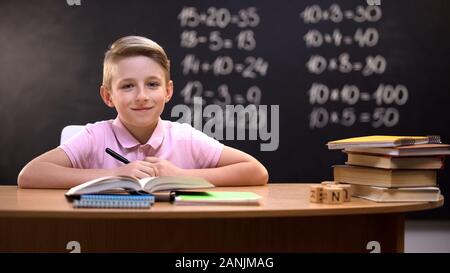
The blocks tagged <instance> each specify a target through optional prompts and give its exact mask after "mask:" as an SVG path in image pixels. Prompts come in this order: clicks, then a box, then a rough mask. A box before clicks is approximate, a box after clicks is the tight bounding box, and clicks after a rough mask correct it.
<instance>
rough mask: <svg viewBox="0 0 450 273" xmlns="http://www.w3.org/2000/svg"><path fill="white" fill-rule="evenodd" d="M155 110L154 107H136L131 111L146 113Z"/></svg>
mask: <svg viewBox="0 0 450 273" xmlns="http://www.w3.org/2000/svg"><path fill="white" fill-rule="evenodd" d="M151 109H153V107H135V108H131V110H133V111H138V112H145V111H148V110H151Z"/></svg>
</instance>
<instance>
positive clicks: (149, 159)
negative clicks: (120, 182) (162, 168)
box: [145, 156, 159, 163]
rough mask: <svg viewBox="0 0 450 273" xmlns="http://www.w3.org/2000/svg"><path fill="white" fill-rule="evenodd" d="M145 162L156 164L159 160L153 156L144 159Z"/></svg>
mask: <svg viewBox="0 0 450 273" xmlns="http://www.w3.org/2000/svg"><path fill="white" fill-rule="evenodd" d="M145 161H147V162H150V163H156V162H159V158H157V157H154V156H147V157H146V158H145Z"/></svg>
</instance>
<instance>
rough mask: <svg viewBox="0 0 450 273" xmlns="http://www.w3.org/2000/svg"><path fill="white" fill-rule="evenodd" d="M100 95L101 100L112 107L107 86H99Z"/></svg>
mask: <svg viewBox="0 0 450 273" xmlns="http://www.w3.org/2000/svg"><path fill="white" fill-rule="evenodd" d="M100 96H101V97H102V99H103V102H104V103H105V104H106V105H108V106H109V107H111V108H114V103H113V101H112V99H111V93H110V91H109V90H108V88H106V86H104V85H102V86H100Z"/></svg>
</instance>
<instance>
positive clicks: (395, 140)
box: [327, 135, 441, 150]
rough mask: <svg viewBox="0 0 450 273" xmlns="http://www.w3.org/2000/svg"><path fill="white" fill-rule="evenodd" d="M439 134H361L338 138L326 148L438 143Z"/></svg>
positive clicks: (439, 139)
mask: <svg viewBox="0 0 450 273" xmlns="http://www.w3.org/2000/svg"><path fill="white" fill-rule="evenodd" d="M439 143H441V138H440V137H439V136H383V135H380V136H363V137H353V138H346V139H340V140H334V141H330V142H328V143H327V146H328V149H330V150H333V149H344V148H350V147H366V148H367V147H397V146H406V145H417V144H439Z"/></svg>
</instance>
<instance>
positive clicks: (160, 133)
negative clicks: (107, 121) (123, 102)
mask: <svg viewBox="0 0 450 273" xmlns="http://www.w3.org/2000/svg"><path fill="white" fill-rule="evenodd" d="M112 125H113V126H112V129H113V131H114V135H115V136H116V139H117V141H118V142H119V143H120V145H121V146H122V147H124V148H127V149H130V148H133V147H136V146H139V145H147V144H148V145H150V146H151V147H152V148H153V149H154V150H157V149H158V148H159V146H161V143H162V141H163V139H164V126H163V122H162V120H161V118H159V119H158V124H156V128H155V130H154V131H153V134H152V135H151V137H150V139H149V140H148V141H147V143H145V144H141V143H140V142H139V141H138V140H137V139H136V138H135V137H134V136H133V135H132V134H131V133H130V132H129V131H128V129H127V128H126V127H125V126H124V125H123V123H122V121H121V120H120V118H119V116H117V117H116V119H114V121H113V123H112Z"/></svg>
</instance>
